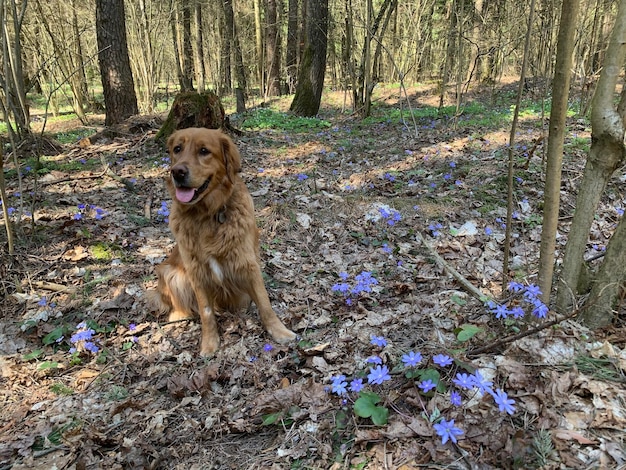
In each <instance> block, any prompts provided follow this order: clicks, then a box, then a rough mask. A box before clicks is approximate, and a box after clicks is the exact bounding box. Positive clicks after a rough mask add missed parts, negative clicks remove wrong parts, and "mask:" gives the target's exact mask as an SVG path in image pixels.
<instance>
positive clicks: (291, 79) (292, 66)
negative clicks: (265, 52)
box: [285, 0, 299, 93]
mask: <svg viewBox="0 0 626 470" xmlns="http://www.w3.org/2000/svg"><path fill="white" fill-rule="evenodd" d="M288 8H289V11H288V13H287V17H288V19H287V51H286V57H285V65H286V68H287V88H288V92H289V93H295V91H296V79H297V78H298V8H299V5H298V0H289V7H288Z"/></svg>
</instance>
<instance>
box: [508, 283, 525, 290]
mask: <svg viewBox="0 0 626 470" xmlns="http://www.w3.org/2000/svg"><path fill="white" fill-rule="evenodd" d="M507 288H508V289H509V290H510V291H511V292H522V291H523V290H524V284H520V283H519V282H515V281H511V282H509V285H508V286H507Z"/></svg>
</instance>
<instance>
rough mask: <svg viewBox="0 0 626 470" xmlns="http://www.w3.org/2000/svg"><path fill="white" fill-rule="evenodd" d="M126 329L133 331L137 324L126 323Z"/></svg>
mask: <svg viewBox="0 0 626 470" xmlns="http://www.w3.org/2000/svg"><path fill="white" fill-rule="evenodd" d="M128 329H129V330H130V331H135V330H136V329H137V325H135V324H134V323H131V324H130V325H128Z"/></svg>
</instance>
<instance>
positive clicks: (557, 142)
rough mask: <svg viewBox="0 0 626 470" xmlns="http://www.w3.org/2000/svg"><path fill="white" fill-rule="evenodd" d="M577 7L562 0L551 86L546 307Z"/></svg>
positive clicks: (543, 249) (542, 264)
mask: <svg viewBox="0 0 626 470" xmlns="http://www.w3.org/2000/svg"><path fill="white" fill-rule="evenodd" d="M579 4H580V1H579V0H563V5H562V9H561V24H560V26H559V39H558V43H557V54H556V67H555V73H554V82H553V87H552V110H551V112H550V132H549V134H548V154H547V166H546V183H545V190H544V210H543V226H542V231H541V245H540V253H539V255H540V258H539V288H540V289H541V292H542V293H543V297H542V300H543V302H544V303H545V304H546V305H548V304H549V302H550V293H551V291H552V276H553V274H554V258H555V255H554V251H555V245H556V231H557V225H558V221H559V205H560V195H561V166H562V164H563V140H564V138H565V118H566V117H567V98H568V96H569V84H570V77H571V69H572V54H573V52H574V34H575V33H576V18H577V16H578V7H579Z"/></svg>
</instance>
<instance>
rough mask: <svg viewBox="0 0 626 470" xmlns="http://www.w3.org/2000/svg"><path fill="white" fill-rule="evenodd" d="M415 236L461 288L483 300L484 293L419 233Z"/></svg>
mask: <svg viewBox="0 0 626 470" xmlns="http://www.w3.org/2000/svg"><path fill="white" fill-rule="evenodd" d="M416 236H417V240H418V241H419V242H420V243H421V244H422V245H423V246H424V248H426V250H428V252H429V253H430V255H431V256H432V257H433V258H435V261H436V262H437V263H438V264H439V265H440V266H441V267H443V269H445V270H446V271H447V272H448V274H450V275H451V276H452V277H453V278H454V279H456V280H457V281H458V282H459V283H460V284H461V286H463V288H464V289H465V290H466V291H467V292H469V293H470V294H471V295H473V296H474V297H476V298H477V299H478V300H480V301H481V302H484V301H485V297H486V295H485V294H483V293H482V292H481V291H480V290H479V289H478V288H477V287H475V286H474V284H472V283H471V282H469V281H468V280H467V279H465V278H464V277H463V275H462V274H461V273H460V272H458V271H457V270H456V269H454V268H453V267H452V266H450V265H449V264H448V263H447V262H446V260H444V259H443V258H442V257H441V255H440V254H439V253H437V251H436V250H435V249H434V248H433V247H432V246H430V245H429V244H428V242H427V241H426V240H425V239H424V237H423V236H422V234H421V233H419V232H416Z"/></svg>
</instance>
